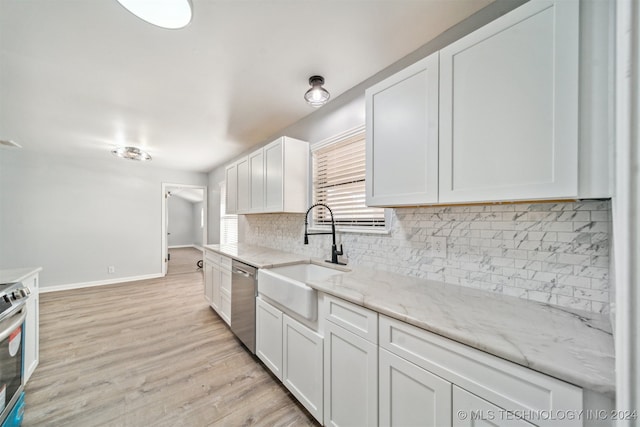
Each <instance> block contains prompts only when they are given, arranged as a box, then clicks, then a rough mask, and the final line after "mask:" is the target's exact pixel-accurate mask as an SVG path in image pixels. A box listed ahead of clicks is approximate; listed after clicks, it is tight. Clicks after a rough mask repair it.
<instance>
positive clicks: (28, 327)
mask: <svg viewBox="0 0 640 427" xmlns="http://www.w3.org/2000/svg"><path fill="white" fill-rule="evenodd" d="M38 281H39V275H38V274H35V275H33V276H31V277H28V278H27V279H25V280H23V283H24V284H25V285H26V286H27V287H28V288H29V291H30V292H31V295H30V296H29V298H28V299H27V318H26V320H25V326H24V328H25V331H24V361H23V364H24V379H23V381H24V383H25V384H26V383H27V381H28V380H29V378H31V375H32V374H33V371H35V370H36V367H37V366H38V362H39V361H40V293H39V287H40V286H39V283H38Z"/></svg>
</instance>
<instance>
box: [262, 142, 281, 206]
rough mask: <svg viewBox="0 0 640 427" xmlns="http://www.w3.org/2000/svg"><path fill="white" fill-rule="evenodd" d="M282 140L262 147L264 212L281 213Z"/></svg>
mask: <svg viewBox="0 0 640 427" xmlns="http://www.w3.org/2000/svg"><path fill="white" fill-rule="evenodd" d="M282 142H283V141H282V138H280V139H278V140H276V141H274V142H272V143H271V144H269V145H267V146H265V147H264V185H265V206H264V208H265V211H267V212H282V210H283V209H284V202H283V200H284V199H283V196H284V195H283V191H284V188H283V178H284V176H283V172H284V169H283V167H284V163H283V145H282Z"/></svg>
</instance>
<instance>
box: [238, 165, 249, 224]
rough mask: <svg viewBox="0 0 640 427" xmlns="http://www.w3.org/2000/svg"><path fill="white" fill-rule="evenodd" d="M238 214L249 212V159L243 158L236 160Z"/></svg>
mask: <svg viewBox="0 0 640 427" xmlns="http://www.w3.org/2000/svg"><path fill="white" fill-rule="evenodd" d="M237 164H238V166H237V167H238V196H237V197H238V213H240V214H242V213H247V212H249V197H250V194H249V193H250V191H251V188H250V185H249V159H248V158H247V157H244V158H243V159H240V160H238V163H237Z"/></svg>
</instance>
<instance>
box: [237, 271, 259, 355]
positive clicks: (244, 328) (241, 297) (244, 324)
mask: <svg viewBox="0 0 640 427" xmlns="http://www.w3.org/2000/svg"><path fill="white" fill-rule="evenodd" d="M257 271H258V270H257V268H255V267H253V266H251V265H248V264H245V263H243V262H240V261H236V260H233V263H232V264H231V331H232V332H233V333H234V334H236V336H237V337H238V338H239V339H240V341H242V342H243V343H244V345H245V346H247V348H248V349H249V350H251V353H253V354H255V353H256V292H257V290H258V278H257V274H256V273H257Z"/></svg>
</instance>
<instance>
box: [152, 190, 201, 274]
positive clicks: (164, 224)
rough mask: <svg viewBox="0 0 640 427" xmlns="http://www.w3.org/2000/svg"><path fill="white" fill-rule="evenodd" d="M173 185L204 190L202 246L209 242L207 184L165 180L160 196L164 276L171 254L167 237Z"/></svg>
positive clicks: (162, 268)
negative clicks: (169, 194) (168, 203)
mask: <svg viewBox="0 0 640 427" xmlns="http://www.w3.org/2000/svg"><path fill="white" fill-rule="evenodd" d="M172 187H180V188H195V189H200V190H202V191H203V195H202V207H203V209H204V224H203V227H202V246H204V245H206V244H207V240H208V231H207V229H208V222H209V221H208V211H207V210H208V205H209V203H208V200H207V195H208V194H207V193H208V190H207V186H206V185H195V184H176V183H169V182H163V183H162V193H161V194H160V197H161V199H162V202H161V206H162V207H161V221H160V222H161V231H160V236H161V242H162V249H161V258H160V263H161V265H162V267H161V270H162V276H163V277H164V276H166V275H167V262H168V261H169V260H168V254H169V246H168V239H167V219H168V214H169V212H168V210H167V200H168V197H167V191H168V190H169V189H170V188H172Z"/></svg>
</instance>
